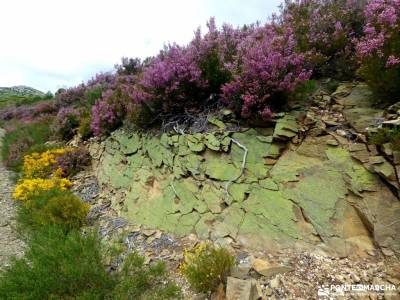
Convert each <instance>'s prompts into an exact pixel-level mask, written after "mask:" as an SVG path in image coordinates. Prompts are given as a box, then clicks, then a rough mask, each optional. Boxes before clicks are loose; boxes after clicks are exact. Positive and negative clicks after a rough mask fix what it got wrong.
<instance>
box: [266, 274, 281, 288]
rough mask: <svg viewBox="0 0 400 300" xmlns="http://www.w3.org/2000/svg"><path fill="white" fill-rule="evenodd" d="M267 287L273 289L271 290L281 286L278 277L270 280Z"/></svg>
mask: <svg viewBox="0 0 400 300" xmlns="http://www.w3.org/2000/svg"><path fill="white" fill-rule="evenodd" d="M269 285H270V287H271V288H273V289H277V288H279V286H280V285H281V282H280V280H279V277H278V276H276V277H275V278H274V279H272V280H271V281H270V282H269Z"/></svg>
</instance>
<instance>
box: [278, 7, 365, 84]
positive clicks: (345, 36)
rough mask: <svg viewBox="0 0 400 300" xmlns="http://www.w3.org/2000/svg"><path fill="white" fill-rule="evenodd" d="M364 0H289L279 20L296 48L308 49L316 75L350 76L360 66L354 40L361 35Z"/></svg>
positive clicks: (308, 60)
mask: <svg viewBox="0 0 400 300" xmlns="http://www.w3.org/2000/svg"><path fill="white" fill-rule="evenodd" d="M365 2H366V1H365V0H286V1H285V4H284V5H283V7H282V11H281V15H280V17H279V18H276V20H278V19H279V22H280V23H281V24H282V25H283V26H285V27H288V28H290V29H292V30H293V33H294V35H295V37H296V40H297V50H298V51H299V52H302V53H307V62H308V63H310V64H311V66H312V67H313V68H314V76H323V77H335V78H337V79H348V78H351V77H352V76H353V75H354V73H355V70H356V68H357V63H356V60H355V56H354V53H355V49H354V43H353V42H352V40H353V39H354V38H358V37H360V36H361V35H362V27H363V24H364V15H363V8H364V6H365Z"/></svg>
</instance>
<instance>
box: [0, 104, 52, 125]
mask: <svg viewBox="0 0 400 300" xmlns="http://www.w3.org/2000/svg"><path fill="white" fill-rule="evenodd" d="M56 112H57V108H56V106H55V104H54V101H53V100H49V101H42V102H38V103H36V104H34V105H21V106H17V107H9V108H6V109H3V110H0V120H3V121H7V120H11V119H18V120H19V121H20V122H24V123H30V122H35V121H38V120H43V119H45V118H48V117H50V116H53V115H54V114H55V113H56Z"/></svg>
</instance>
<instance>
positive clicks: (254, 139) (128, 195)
mask: <svg viewBox="0 0 400 300" xmlns="http://www.w3.org/2000/svg"><path fill="white" fill-rule="evenodd" d="M334 95H335V96H334V97H336V100H337V101H338V102H340V103H341V105H343V107H350V108H349V109H353V108H352V102H351V101H355V100H354V99H356V98H357V97H359V98H360V99H361V98H362V97H365V96H366V95H367V96H368V95H369V94H368V93H366V92H365V91H363V90H357V89H356V90H355V92H354V90H353V92H352V91H351V89H350V87H346V88H344V87H339V89H338V92H337V93H336V94H334ZM351 95H353V98H351V97H352V96H351ZM357 95H358V96H357ZM339 97H342V98H340V99H342V100H338V99H339ZM349 97H350V98H349ZM357 99H358V98H357ZM350 100H351V101H350ZM350 104H351V105H350ZM295 115H296V114H286V115H284V116H283V117H282V118H281V119H279V120H277V122H276V125H275V127H274V128H271V129H268V130H266V129H254V128H253V129H248V130H246V131H243V132H226V131H224V129H223V126H222V125H223V124H222V125H221V126H217V127H218V128H217V129H216V131H215V132H212V133H204V134H201V133H196V134H185V135H178V134H163V135H162V136H160V137H154V136H150V135H145V134H139V133H132V132H131V133H128V132H126V131H124V130H123V129H121V130H118V131H116V132H114V133H113V134H112V136H111V137H109V138H108V139H107V140H106V141H105V142H103V143H102V144H100V145H99V144H93V145H92V147H91V152H92V156H93V157H94V158H96V162H95V164H96V165H95V169H96V173H97V177H98V179H99V182H100V184H101V185H102V186H103V187H106V188H111V189H113V190H118V192H119V193H121V192H122V193H124V194H125V198H123V199H119V200H118V201H114V202H113V203H112V205H113V207H114V209H115V210H117V211H120V213H121V215H122V216H124V217H126V218H127V219H129V221H130V222H132V223H134V224H143V225H145V226H147V227H149V228H158V229H162V230H165V231H168V232H171V233H174V234H176V235H178V236H183V235H188V234H190V233H195V234H196V235H197V236H198V237H200V238H203V239H212V240H220V239H222V238H226V237H229V238H231V239H234V240H236V241H237V242H239V243H242V244H243V245H245V246H246V247H248V248H262V249H264V250H265V249H269V250H275V249H280V248H290V247H294V246H295V247H300V248H301V247H304V248H313V249H314V248H315V247H316V246H317V247H319V248H320V249H322V250H323V251H327V252H330V253H331V254H334V255H338V256H347V255H349V254H354V253H359V254H362V253H363V252H364V251H369V250H371V249H373V248H374V247H375V246H374V243H375V244H376V245H378V246H379V247H381V248H384V249H387V250H389V251H392V252H393V253H397V254H400V234H399V233H400V223H399V222H398V220H399V219H400V202H399V200H398V199H397V198H396V196H395V194H394V193H393V192H392V191H391V190H390V188H389V187H388V185H387V184H386V183H384V182H383V181H382V180H381V179H380V176H379V175H378V173H379V172H378V171H376V170H374V169H373V168H369V167H368V166H375V167H376V168H378V167H379V166H380V165H382V164H383V163H384V160H383V161H382V159H381V158H380V159H379V155H377V153H375V152H373V151H370V149H368V148H367V147H366V146H365V145H364V144H362V143H360V144H358V143H353V142H352V141H349V140H347V139H346V138H345V137H341V136H338V135H335V134H328V133H326V130H325V129H324V128H323V129H321V130H320V131H318V133H316V134H310V135H307V136H306V138H305V139H304V140H302V141H301V142H300V141H299V140H298V139H297V137H298V134H299V132H303V133H304V130H305V128H304V127H303V126H300V124H299V122H298V120H297V118H295V117H294V116H295ZM316 118H318V117H317V116H316ZM363 120H364V118H363ZM368 120H369V121H368V122H370V121H372V119H368ZM321 122H322V121H318V120H317V122H316V124H317V125H315V126H318V123H321ZM357 122H358V121H357ZM363 122H364V121H362V122H360V123H359V124H356V125H357V126H358V125H360V124H362V125H360V126H362V127H363V126H364V125H365V124H364V123H363ZM312 124H314V122H312ZM327 124H328V126H333V125H331V124H329V123H327ZM311 126H314V125H311ZM357 126H355V127H357ZM308 129H310V128H308ZM312 130H313V129H312V128H311V129H310V132H312ZM303 135H304V134H303ZM290 139H297V144H293V143H291V142H290ZM292 141H294V140H292ZM377 157H378V158H377ZM244 158H246V159H245V164H244V169H243V170H242V163H243V159H244ZM381 172H388V171H387V170H386V169H383V170H381ZM393 180H394V182H395V180H396V178H393Z"/></svg>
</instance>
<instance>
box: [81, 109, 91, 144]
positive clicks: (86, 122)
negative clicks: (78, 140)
mask: <svg viewBox="0 0 400 300" xmlns="http://www.w3.org/2000/svg"><path fill="white" fill-rule="evenodd" d="M90 122H91V117H90V115H89V114H87V116H84V117H82V118H81V119H80V121H79V127H78V133H79V134H80V135H81V136H82V138H83V139H84V140H87V139H88V138H90V137H91V136H92V129H91V128H90Z"/></svg>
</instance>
